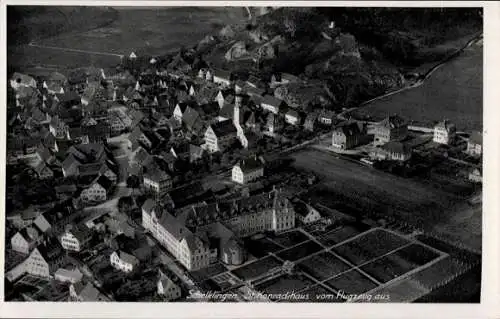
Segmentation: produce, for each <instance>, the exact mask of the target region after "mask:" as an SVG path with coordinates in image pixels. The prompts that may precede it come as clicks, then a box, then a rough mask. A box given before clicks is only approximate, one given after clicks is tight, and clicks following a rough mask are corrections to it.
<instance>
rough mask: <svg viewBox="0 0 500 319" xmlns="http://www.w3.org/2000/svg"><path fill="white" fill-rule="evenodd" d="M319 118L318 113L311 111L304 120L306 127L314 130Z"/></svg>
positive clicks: (308, 129) (311, 130)
mask: <svg viewBox="0 0 500 319" xmlns="http://www.w3.org/2000/svg"><path fill="white" fill-rule="evenodd" d="M317 119H318V113H316V112H312V113H309V114H308V115H307V117H306V119H305V121H304V129H305V130H307V131H310V132H314V127H315V124H316V121H317Z"/></svg>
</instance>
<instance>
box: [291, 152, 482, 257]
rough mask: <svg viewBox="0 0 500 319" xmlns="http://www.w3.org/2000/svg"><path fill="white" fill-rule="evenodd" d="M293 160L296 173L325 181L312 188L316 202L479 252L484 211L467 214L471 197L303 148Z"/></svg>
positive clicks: (310, 192)
mask: <svg viewBox="0 0 500 319" xmlns="http://www.w3.org/2000/svg"><path fill="white" fill-rule="evenodd" d="M291 157H292V158H293V159H295V162H294V164H293V165H294V166H295V167H296V168H297V169H301V170H307V171H312V172H313V173H315V174H317V175H318V176H320V178H322V179H323V180H322V182H321V183H320V184H318V185H316V186H314V187H312V188H311V189H310V191H309V193H308V195H307V196H309V197H310V198H311V200H314V201H317V202H320V203H322V204H323V205H326V206H330V207H335V206H336V205H339V204H342V205H344V206H346V207H345V209H344V208H342V209H340V208H338V209H340V210H341V211H343V212H346V213H350V214H353V216H360V217H374V218H388V219H395V220H399V221H401V222H402V223H406V224H408V225H411V226H413V227H417V228H419V229H422V230H424V231H436V232H438V233H440V234H442V235H443V236H446V237H449V238H452V237H453V238H459V239H461V240H462V243H463V244H464V245H466V246H469V245H470V246H473V247H478V246H479V248H480V238H481V227H480V225H481V223H480V220H481V210H480V208H479V211H477V212H471V211H470V210H469V211H467V208H466V207H464V206H466V198H464V197H463V196H461V194H452V193H448V192H446V191H444V190H442V189H439V188H436V187H434V186H432V185H429V184H424V183H422V182H420V181H416V180H412V179H407V178H402V177H399V176H395V175H392V174H387V173H384V172H381V171H378V170H375V169H373V168H370V167H366V166H363V165H360V164H358V163H354V162H350V161H346V160H343V159H340V158H337V157H336V156H333V155H331V154H327V153H324V152H321V151H317V150H312V149H306V150H302V151H299V152H296V153H293V154H291ZM469 208H470V207H469ZM459 226H462V227H463V226H465V227H463V228H460V227H459ZM438 227H439V228H438ZM471 230H473V232H472V233H473V234H474V235H473V236H471Z"/></svg>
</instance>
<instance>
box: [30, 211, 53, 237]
mask: <svg viewBox="0 0 500 319" xmlns="http://www.w3.org/2000/svg"><path fill="white" fill-rule="evenodd" d="M33 225H35V226H36V228H37V229H38V231H39V232H40V233H41V234H47V233H49V232H50V231H51V230H52V225H51V224H50V222H49V221H48V220H47V218H46V217H45V216H44V215H43V214H42V215H39V216H38V217H37V218H35V220H34V221H33Z"/></svg>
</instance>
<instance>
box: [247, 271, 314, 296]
mask: <svg viewBox="0 0 500 319" xmlns="http://www.w3.org/2000/svg"><path fill="white" fill-rule="evenodd" d="M313 284H314V282H313V281H312V280H310V279H308V278H307V277H305V276H301V275H283V276H280V277H277V278H273V279H271V280H267V281H265V282H264V283H262V284H259V285H257V286H256V287H255V288H256V289H257V290H258V291H260V292H262V293H266V294H284V293H287V292H289V293H291V292H298V291H300V290H302V289H304V288H307V287H310V286H312V285H313Z"/></svg>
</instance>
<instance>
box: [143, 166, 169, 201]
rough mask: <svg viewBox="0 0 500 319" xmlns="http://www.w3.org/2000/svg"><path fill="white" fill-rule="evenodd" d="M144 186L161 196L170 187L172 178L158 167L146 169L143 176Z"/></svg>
mask: <svg viewBox="0 0 500 319" xmlns="http://www.w3.org/2000/svg"><path fill="white" fill-rule="evenodd" d="M143 184H144V188H145V189H146V190H148V191H151V192H153V193H154V194H156V195H158V196H161V195H163V194H166V193H167V192H168V191H169V190H170V189H171V188H172V178H171V177H170V175H168V174H167V173H165V172H164V171H162V170H160V169H153V170H148V172H146V173H145V174H144V176H143Z"/></svg>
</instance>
